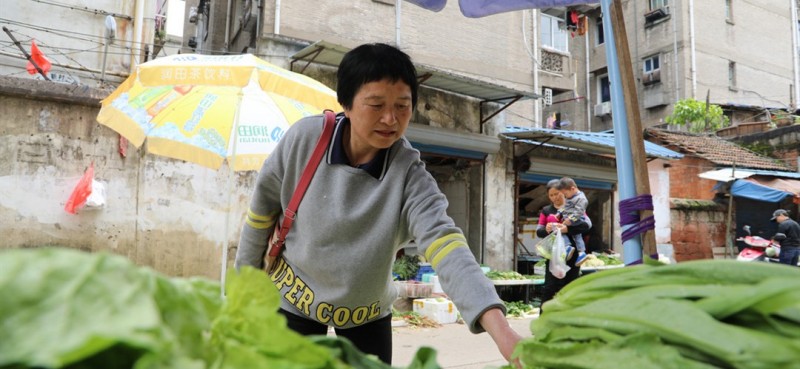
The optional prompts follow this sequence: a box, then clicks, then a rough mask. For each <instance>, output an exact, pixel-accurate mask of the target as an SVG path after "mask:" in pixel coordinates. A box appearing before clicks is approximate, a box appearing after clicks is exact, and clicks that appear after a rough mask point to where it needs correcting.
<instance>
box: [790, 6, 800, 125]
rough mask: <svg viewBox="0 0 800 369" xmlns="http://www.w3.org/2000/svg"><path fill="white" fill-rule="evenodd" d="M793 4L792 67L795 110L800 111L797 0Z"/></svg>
mask: <svg viewBox="0 0 800 369" xmlns="http://www.w3.org/2000/svg"><path fill="white" fill-rule="evenodd" d="M791 3H792V65H793V66H794V109H795V110H797V109H800V102H798V100H800V64H799V63H798V56H797V51H798V49H797V46H798V45H797V43H798V40H797V37H798V36H797V0H791Z"/></svg>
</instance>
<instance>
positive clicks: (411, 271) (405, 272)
mask: <svg viewBox="0 0 800 369" xmlns="http://www.w3.org/2000/svg"><path fill="white" fill-rule="evenodd" d="M419 263H420V259H419V256H418V255H403V256H401V257H400V258H398V259H397V260H395V261H394V264H393V265H392V273H394V274H397V278H398V279H400V280H401V281H407V280H411V279H414V277H416V276H417V271H419Z"/></svg>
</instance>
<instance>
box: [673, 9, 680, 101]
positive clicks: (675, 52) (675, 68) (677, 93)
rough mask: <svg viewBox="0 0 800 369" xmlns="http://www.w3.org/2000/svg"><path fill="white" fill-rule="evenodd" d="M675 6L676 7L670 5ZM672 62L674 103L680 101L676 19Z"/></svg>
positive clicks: (676, 21) (674, 22)
mask: <svg viewBox="0 0 800 369" xmlns="http://www.w3.org/2000/svg"><path fill="white" fill-rule="evenodd" d="M672 6H676V5H672ZM672 11H673V12H677V9H673V10H672ZM672 54H673V55H672V56H673V58H672V62H673V64H675V65H674V66H673V71H674V73H675V76H674V77H673V79H674V80H675V102H678V100H680V99H681V86H680V73H678V64H679V63H678V20H677V18H676V19H674V20H673V21H672Z"/></svg>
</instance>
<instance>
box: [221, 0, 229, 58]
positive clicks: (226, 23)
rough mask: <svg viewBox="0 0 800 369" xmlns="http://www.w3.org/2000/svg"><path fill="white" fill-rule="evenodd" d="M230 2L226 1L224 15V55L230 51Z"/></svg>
mask: <svg viewBox="0 0 800 369" xmlns="http://www.w3.org/2000/svg"><path fill="white" fill-rule="evenodd" d="M230 39H231V0H228V12H227V13H225V49H224V50H223V51H224V52H225V54H227V53H228V50H230V47H231V44H230Z"/></svg>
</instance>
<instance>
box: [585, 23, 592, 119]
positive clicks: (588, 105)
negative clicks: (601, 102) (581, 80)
mask: <svg viewBox="0 0 800 369" xmlns="http://www.w3.org/2000/svg"><path fill="white" fill-rule="evenodd" d="M589 33H590V32H589V30H586V34H585V35H584V36H583V39H584V48H585V49H586V69H585V72H586V92H585V93H584V95H585V96H586V99H584V100H585V101H584V102H585V103H586V124H587V130H588V131H589V132H591V131H592V84H591V81H590V79H589V78H590V76H591V73H590V72H589V68H591V63H589Z"/></svg>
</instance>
